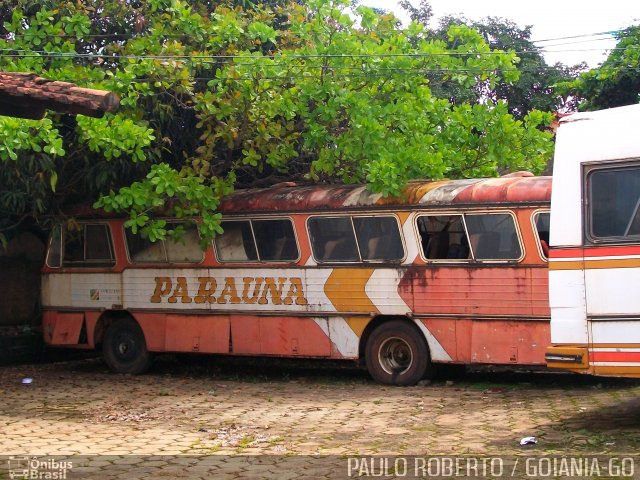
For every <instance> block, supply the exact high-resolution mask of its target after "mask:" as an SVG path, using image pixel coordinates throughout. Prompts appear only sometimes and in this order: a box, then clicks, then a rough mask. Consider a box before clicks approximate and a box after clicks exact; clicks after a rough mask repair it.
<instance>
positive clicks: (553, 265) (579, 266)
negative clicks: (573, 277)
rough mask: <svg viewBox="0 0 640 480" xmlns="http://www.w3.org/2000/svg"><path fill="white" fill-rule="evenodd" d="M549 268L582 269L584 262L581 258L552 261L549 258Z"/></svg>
mask: <svg viewBox="0 0 640 480" xmlns="http://www.w3.org/2000/svg"><path fill="white" fill-rule="evenodd" d="M549 270H584V262H583V261H582V260H578V261H575V262H554V261H553V260H549Z"/></svg>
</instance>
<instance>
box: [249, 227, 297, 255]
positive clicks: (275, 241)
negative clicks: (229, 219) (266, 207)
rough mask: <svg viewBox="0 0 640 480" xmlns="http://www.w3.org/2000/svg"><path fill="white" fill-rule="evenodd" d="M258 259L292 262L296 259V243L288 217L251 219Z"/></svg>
mask: <svg viewBox="0 0 640 480" xmlns="http://www.w3.org/2000/svg"><path fill="white" fill-rule="evenodd" d="M251 223H252V225H253V233H254V235H255V239H256V245H257V247H258V255H259V257H260V261H263V262H269V261H273V262H292V261H295V260H297V259H298V257H299V254H298V245H297V244H296V236H295V233H294V231H293V224H292V223H291V220H289V219H284V218H283V219H265V220H252V221H251Z"/></svg>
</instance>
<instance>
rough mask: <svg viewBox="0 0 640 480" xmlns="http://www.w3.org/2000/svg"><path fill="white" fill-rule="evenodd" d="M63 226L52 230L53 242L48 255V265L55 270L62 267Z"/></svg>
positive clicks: (50, 243) (50, 244)
mask: <svg viewBox="0 0 640 480" xmlns="http://www.w3.org/2000/svg"><path fill="white" fill-rule="evenodd" d="M61 252H62V225H59V224H58V225H54V227H53V229H52V230H51V241H50V242H49V252H48V254H47V265H49V266H50V267H54V268H59V267H61V266H62V258H61V257H62V256H61Z"/></svg>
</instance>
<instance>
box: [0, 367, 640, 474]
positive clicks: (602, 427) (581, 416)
mask: <svg viewBox="0 0 640 480" xmlns="http://www.w3.org/2000/svg"><path fill="white" fill-rule="evenodd" d="M310 367H311V368H309V365H305V366H304V368H301V367H299V366H298V364H295V363H294V364H292V363H284V364H283V363H282V362H279V363H273V362H265V361H243V360H220V359H209V360H207V361H206V362H198V363H196V364H193V363H192V362H187V363H185V362H184V361H183V360H181V359H179V358H174V357H166V358H164V359H160V361H159V362H157V364H156V367H155V369H154V370H153V372H151V373H150V374H148V375H144V376H139V377H131V376H122V375H115V374H111V373H109V372H108V371H107V370H106V367H105V366H104V364H103V363H102V362H101V361H99V360H97V359H84V360H76V361H72V362H65V363H57V364H49V365H30V366H16V367H3V368H2V369H0V399H1V400H0V434H1V435H0V454H3V455H7V456H9V455H11V456H14V457H15V456H25V455H28V456H37V457H38V458H40V457H41V456H51V455H57V456H61V457H59V458H66V456H70V457H68V458H69V459H71V460H73V461H75V462H76V463H75V466H74V468H73V469H72V470H70V473H71V474H73V475H71V474H70V475H69V476H68V477H67V478H151V477H158V476H161V477H163V476H164V478H172V477H184V478H212V477H211V475H212V473H211V472H212V469H214V470H215V472H216V475H215V478H319V477H322V476H324V477H325V478H348V477H349V476H353V475H350V474H351V473H353V472H349V473H350V474H349V475H347V471H346V466H347V464H348V461H349V457H354V456H361V457H363V456H366V457H369V456H386V455H388V456H404V457H409V456H412V455H417V456H425V455H429V456H433V455H438V454H442V455H467V456H485V455H486V456H498V455H499V456H507V455H512V454H514V455H518V454H523V453H524V454H527V455H532V454H533V455H554V454H568V455H578V456H584V455H588V454H609V455H615V456H620V457H623V456H625V455H626V456H633V455H635V454H636V453H637V452H638V447H639V446H640V398H639V397H638V394H639V393H640V381H631V380H608V379H596V378H589V377H582V376H572V375H558V374H539V373H538V374H531V373H518V374H514V373H491V372H474V373H467V374H466V375H463V376H459V377H458V378H455V379H454V380H448V381H445V380H442V381H436V382H433V383H432V384H430V385H426V386H416V387H409V388H394V387H385V386H381V385H377V384H375V383H373V382H372V381H371V380H370V379H369V378H368V376H367V374H366V373H365V372H363V371H360V370H356V369H345V368H327V364H324V363H320V364H311V366H310ZM25 377H29V378H32V379H33V383H31V384H30V385H24V384H22V383H21V381H22V379H23V378H25ZM526 436H535V437H536V438H537V440H538V443H537V445H534V446H531V447H528V448H527V449H526V450H525V449H524V448H523V447H522V446H520V439H521V438H523V437H526ZM80 456H86V457H80ZM30 458H31V457H30ZM81 459H82V460H81ZM323 459H324V460H323ZM14 460H15V459H14ZM329 460H331V461H333V462H334V463H335V465H337V466H338V467H334V468H333V469H332V470H331V472H332V473H327V468H326V467H327V465H328V463H327V462H329ZM207 462H209V463H207ZM282 462H284V463H282ZM292 462H293V463H295V462H298V464H299V468H298V467H296V468H297V470H296V468H291V467H292V465H293V463H292ZM323 462H324V463H323ZM3 463H6V462H3ZM247 465H249V467H247ZM283 465H284V466H283ZM351 466H353V467H354V468H355V467H358V466H360V467H361V465H357V464H355V463H354V464H353V465H351ZM53 467H55V465H54V466H53ZM47 468H49V467H47ZM336 468H339V470H336ZM314 469H316V470H314ZM635 470H637V471H638V472H637V473H636V476H638V475H639V474H640V462H638V461H637V460H636V468H635ZM302 471H304V473H305V474H304V475H302V474H301V472H302ZM314 472H315V473H314ZM364 473H371V472H366V471H365V472H364ZM634 473H635V472H634ZM3 474H4V475H5V477H6V478H8V475H7V471H6V470H4V473H3V471H2V470H0V478H3V477H2V475H3ZM360 474H361V475H360V476H361V477H367V475H363V472H362V471H360ZM74 475H75V476H74Z"/></svg>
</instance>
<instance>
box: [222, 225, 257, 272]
mask: <svg viewBox="0 0 640 480" xmlns="http://www.w3.org/2000/svg"><path fill="white" fill-rule="evenodd" d="M220 226H221V227H222V229H223V230H224V233H222V234H221V235H218V236H217V237H216V238H215V239H214V243H215V245H216V252H217V253H218V258H219V259H220V261H221V262H256V261H258V253H257V252H256V245H255V241H254V240H253V232H252V230H251V222H250V221H249V220H227V221H224V222H222V223H221V225H220Z"/></svg>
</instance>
